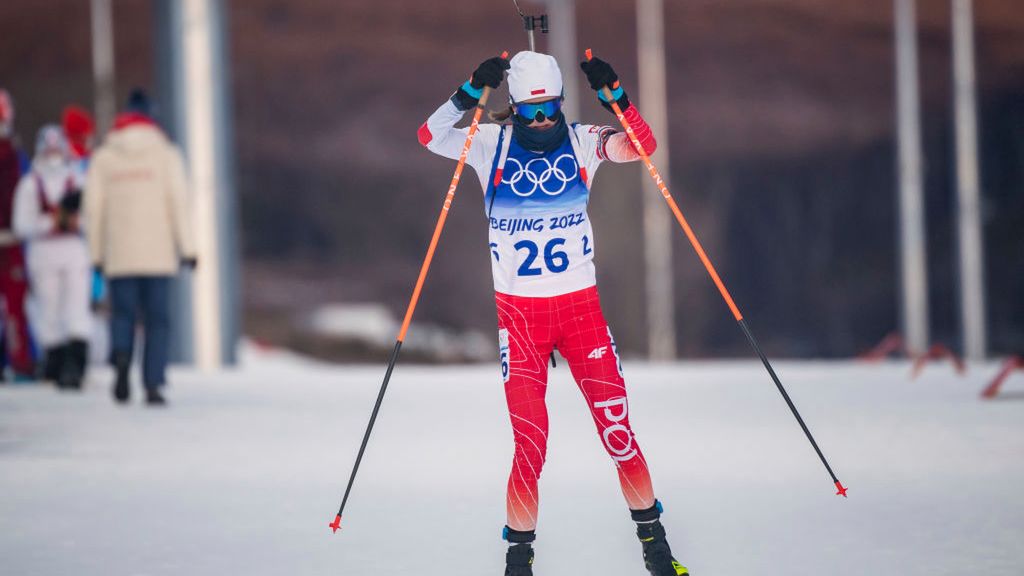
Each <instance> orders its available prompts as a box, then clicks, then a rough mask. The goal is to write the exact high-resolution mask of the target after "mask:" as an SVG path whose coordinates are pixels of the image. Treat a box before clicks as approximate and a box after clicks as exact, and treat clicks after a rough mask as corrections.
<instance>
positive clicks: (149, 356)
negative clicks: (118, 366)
mask: <svg viewBox="0 0 1024 576" xmlns="http://www.w3.org/2000/svg"><path fill="white" fill-rule="evenodd" d="M170 287H171V277H170V276H125V277H120V278H111V279H110V302H111V307H112V308H113V310H112V314H111V320H110V324H111V326H110V340H111V342H110V344H111V353H112V354H113V355H114V357H117V356H123V357H125V358H127V359H131V356H132V351H133V349H134V347H135V346H134V342H135V323H136V314H138V313H139V312H141V313H142V323H143V325H144V326H145V345H144V346H143V356H142V383H143V384H144V385H145V386H146V388H157V387H159V386H161V385H163V384H164V382H165V381H166V380H165V373H166V371H167V356H168V354H169V352H170V351H169V346H170V328H171V312H170V306H171V303H170Z"/></svg>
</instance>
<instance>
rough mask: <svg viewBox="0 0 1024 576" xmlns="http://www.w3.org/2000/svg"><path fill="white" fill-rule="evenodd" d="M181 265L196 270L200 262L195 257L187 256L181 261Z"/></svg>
mask: <svg viewBox="0 0 1024 576" xmlns="http://www.w3.org/2000/svg"><path fill="white" fill-rule="evenodd" d="M181 265H182V266H183V267H185V268H188V269H189V270H195V269H196V266H198V265H199V260H198V259H197V258H196V257H195V256H186V257H184V258H182V259H181Z"/></svg>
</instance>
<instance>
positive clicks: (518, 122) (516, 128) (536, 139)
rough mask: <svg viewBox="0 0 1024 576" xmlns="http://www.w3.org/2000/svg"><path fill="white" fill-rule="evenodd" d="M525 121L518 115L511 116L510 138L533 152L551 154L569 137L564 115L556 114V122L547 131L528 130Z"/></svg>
mask: <svg viewBox="0 0 1024 576" xmlns="http://www.w3.org/2000/svg"><path fill="white" fill-rule="evenodd" d="M527 124H529V122H527V121H526V120H524V119H523V118H521V117H520V116H519V115H518V114H513V115H512V138H515V141H516V142H517V143H518V144H519V145H520V146H522V147H523V148H526V149H527V150H532V151H534V152H553V151H554V150H557V149H558V147H559V146H561V145H562V142H565V139H566V137H568V135H569V126H568V125H567V124H566V123H565V114H562V113H561V112H559V113H558V120H557V121H556V122H555V125H554V126H552V127H551V128H548V129H547V130H537V129H536V128H530V127H529V126H528V125H527Z"/></svg>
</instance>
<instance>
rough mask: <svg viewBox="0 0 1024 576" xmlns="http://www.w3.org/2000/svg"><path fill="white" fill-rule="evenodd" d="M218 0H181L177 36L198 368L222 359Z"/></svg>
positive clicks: (213, 366)
mask: <svg viewBox="0 0 1024 576" xmlns="http://www.w3.org/2000/svg"><path fill="white" fill-rule="evenodd" d="M217 1H218V0H182V2H181V3H180V4H179V5H178V6H179V8H178V9H180V10H181V19H180V24H181V28H180V30H179V31H178V33H179V34H180V36H181V40H180V42H181V44H180V46H181V49H182V62H181V64H182V68H183V72H182V78H181V79H182V82H183V90H182V92H181V94H182V97H183V100H184V102H183V107H182V108H183V110H184V112H185V113H184V117H183V118H182V119H181V121H182V124H183V127H184V129H183V130H182V135H183V137H184V138H183V141H184V144H185V150H186V154H187V157H188V164H189V177H190V184H191V186H190V189H191V193H192V198H193V203H192V205H193V207H194V210H195V223H196V240H197V242H196V244H197V248H198V254H199V267H198V268H197V269H196V271H195V273H194V275H193V306H192V322H193V334H192V336H193V353H194V358H195V360H196V363H197V364H198V366H199V367H200V368H201V369H203V370H212V369H216V368H219V367H220V366H221V363H222V360H223V340H222V332H221V331H222V328H223V325H224V323H223V321H222V320H223V319H222V315H221V312H222V311H221V304H222V302H221V300H222V298H221V291H220V289H221V282H222V281H223V279H222V273H223V265H224V262H223V261H222V254H221V252H220V249H219V242H218V226H217V224H218V204H219V202H218V195H219V194H224V193H228V191H226V190H223V189H222V188H221V187H220V185H221V184H222V183H223V176H222V174H223V170H224V166H223V162H222V154H223V150H222V149H221V148H220V146H219V145H220V144H221V142H222V140H221V138H220V135H219V131H220V130H222V128H223V124H222V123H221V122H220V121H219V119H218V118H217V117H216V115H215V109H216V102H217V96H216V91H217V90H218V87H219V86H220V84H221V82H222V79H223V78H224V76H225V75H224V71H223V70H221V69H220V66H219V62H217V60H216V59H215V58H214V55H215V52H216V50H217V47H216V44H217V42H218V41H219V40H220V36H219V34H218V30H217V29H218V24H219V21H218V17H219V14H218V12H217V7H216V3H217Z"/></svg>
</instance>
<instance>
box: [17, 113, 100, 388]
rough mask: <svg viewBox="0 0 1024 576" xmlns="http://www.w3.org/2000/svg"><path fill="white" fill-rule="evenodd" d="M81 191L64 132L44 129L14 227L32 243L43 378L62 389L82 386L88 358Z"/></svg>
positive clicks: (19, 198)
mask: <svg viewBox="0 0 1024 576" xmlns="http://www.w3.org/2000/svg"><path fill="white" fill-rule="evenodd" d="M80 190H81V182H77V181H76V179H75V172H74V170H73V169H72V166H71V155H70V151H69V149H68V144H67V140H65V139H64V134H63V133H62V132H61V129H60V128H58V127H57V126H55V125H47V126H43V128H42V129H40V130H39V136H38V138H37V139H36V153H35V156H34V157H33V158H32V168H31V170H30V171H29V172H28V173H27V174H25V175H24V176H22V178H21V180H20V181H19V182H18V188H17V190H16V191H15V195H14V222H13V224H14V233H15V234H16V235H17V236H18V238H20V239H22V240H23V241H25V242H26V243H27V244H28V271H29V275H30V276H31V279H32V293H33V295H34V296H35V297H36V299H37V301H38V302H39V309H40V318H39V322H38V325H37V326H36V335H37V336H38V338H39V343H40V344H41V345H42V346H43V347H44V348H45V349H46V360H45V369H44V377H45V378H46V379H47V380H54V381H56V382H57V385H58V387H60V388H63V389H79V388H81V386H82V378H83V377H84V375H85V364H86V358H87V357H88V344H87V342H88V338H89V332H90V316H89V292H90V290H89V282H90V271H89V254H88V249H87V246H86V243H85V240H84V239H83V238H82V230H81V226H80V224H79V207H80V205H81V191H80Z"/></svg>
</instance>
